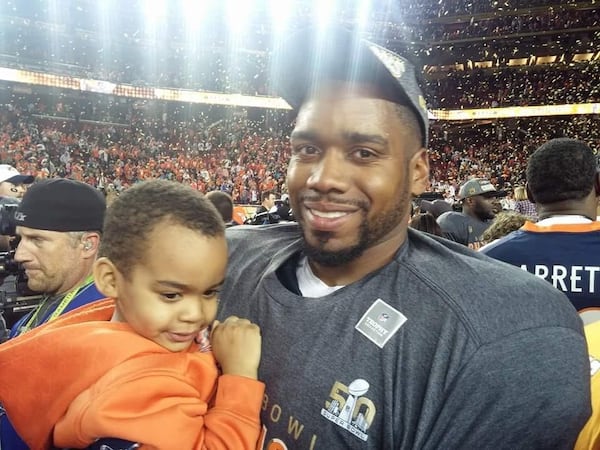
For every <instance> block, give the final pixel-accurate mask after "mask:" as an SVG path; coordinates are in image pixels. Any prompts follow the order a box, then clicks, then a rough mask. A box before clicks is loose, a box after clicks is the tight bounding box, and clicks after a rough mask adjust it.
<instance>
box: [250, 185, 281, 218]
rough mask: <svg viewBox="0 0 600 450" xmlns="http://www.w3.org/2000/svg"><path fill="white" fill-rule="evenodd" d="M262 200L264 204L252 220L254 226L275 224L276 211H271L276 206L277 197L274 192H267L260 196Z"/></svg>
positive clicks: (257, 209)
mask: <svg viewBox="0 0 600 450" xmlns="http://www.w3.org/2000/svg"><path fill="white" fill-rule="evenodd" d="M260 198H261V199H262V203H261V204H260V206H259V207H258V208H256V213H255V214H254V217H253V218H252V224H253V225H265V224H268V223H273V221H274V215H275V214H274V213H275V211H274V210H273V211H271V209H272V208H273V207H274V206H275V200H276V199H277V196H276V195H275V193H274V192H272V191H265V192H263V193H262V194H261V195H260ZM272 213H273V215H272ZM275 222H276V221H275Z"/></svg>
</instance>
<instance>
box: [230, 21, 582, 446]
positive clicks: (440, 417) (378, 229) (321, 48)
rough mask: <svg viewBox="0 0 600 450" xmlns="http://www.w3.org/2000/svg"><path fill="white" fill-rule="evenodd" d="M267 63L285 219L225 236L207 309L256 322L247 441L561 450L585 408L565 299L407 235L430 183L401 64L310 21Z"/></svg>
mask: <svg viewBox="0 0 600 450" xmlns="http://www.w3.org/2000/svg"><path fill="white" fill-rule="evenodd" d="M274 61H276V62H278V64H277V65H276V66H275V67H276V68H277V67H279V68H280V70H279V71H278V70H274V71H273V73H274V75H273V77H274V79H275V80H279V81H280V83H281V85H280V86H279V88H278V93H279V94H281V95H283V97H284V98H285V99H286V100H287V101H288V103H290V104H291V105H292V106H293V107H294V108H296V109H298V114H297V118H296V121H295V128H294V130H293V132H292V134H291V159H290V162H289V167H288V172H287V185H288V189H289V195H290V204H291V206H292V209H293V210H294V217H295V218H296V220H297V221H298V223H297V224H296V223H286V224H277V225H271V226H260V227H234V228H230V229H229V230H227V233H228V238H229V252H230V263H229V274H228V277H226V281H225V284H224V287H223V291H222V294H221V304H220V312H219V315H220V317H221V318H222V317H226V316H228V315H231V314H234V315H237V316H239V317H246V318H248V319H250V320H252V321H254V322H256V323H258V324H259V326H260V327H261V334H262V337H263V353H262V354H263V360H262V362H261V365H260V369H259V378H260V379H261V380H263V381H265V383H266V386H267V387H266V393H265V398H264V404H263V412H262V420H263V425H264V431H265V436H264V439H263V448H288V449H291V448H302V449H309V448H310V449H330V448H336V449H338V448H360V449H380V448H407V449H408V448H422V449H442V448H443V449H451V448H465V449H466V448H497V449H514V448H554V449H556V448H569V447H572V446H573V444H574V442H575V439H576V437H577V432H578V430H579V429H580V428H581V427H582V426H583V424H584V423H585V421H586V419H587V417H588V416H589V414H590V399H589V372H588V368H589V364H588V359H587V353H586V348H585V340H584V337H583V330H582V326H581V321H580V320H579V318H578V316H577V314H576V312H575V310H574V309H573V307H572V305H571V304H570V303H569V301H568V299H567V298H566V297H565V296H564V295H563V294H562V293H560V292H558V291H556V290H555V289H552V287H551V286H548V284H547V283H544V282H542V280H538V279H536V278H535V277H533V276H531V275H530V274H527V273H525V272H523V271H521V270H518V269H516V268H512V267H510V266H508V265H503V264H495V263H494V262H493V261H491V260H490V259H489V258H486V257H483V256H482V255H479V254H477V253H475V252H472V251H471V250H469V249H467V248H465V247H464V246H461V245H457V244H455V243H452V242H449V241H447V240H444V239H441V238H434V237H431V236H427V235H426V234H425V233H421V232H418V231H415V230H410V229H407V228H408V214H409V209H410V203H411V198H412V197H413V196H417V195H419V194H421V193H422V192H423V191H424V190H425V187H426V185H427V182H428V177H429V164H428V158H427V150H426V149H425V147H426V145H427V130H428V119H427V111H426V109H425V102H424V100H423V97H422V95H421V93H420V90H419V88H418V85H417V82H416V79H415V76H414V72H413V70H412V67H411V66H410V65H409V63H408V62H407V61H406V60H404V59H402V58H400V57H399V56H397V55H396V54H394V53H391V52H390V51H388V50H386V49H384V48H381V47H379V46H376V45H374V44H371V43H369V42H366V41H363V40H360V39H359V38H356V37H354V36H352V35H350V34H349V33H347V32H343V31H341V30H340V31H337V32H335V33H329V34H326V33H325V32H323V31H322V30H321V31H319V30H313V29H311V30H307V31H306V32H302V33H299V34H298V35H296V36H295V37H294V38H292V39H291V40H290V41H289V42H288V43H287V45H284V46H283V48H282V49H281V51H280V52H277V54H276V55H275V57H274ZM282 72H283V73H282Z"/></svg>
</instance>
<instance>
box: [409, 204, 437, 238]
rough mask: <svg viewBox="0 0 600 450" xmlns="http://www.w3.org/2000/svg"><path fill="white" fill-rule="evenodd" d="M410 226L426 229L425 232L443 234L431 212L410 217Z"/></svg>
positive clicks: (421, 229) (416, 228)
mask: <svg viewBox="0 0 600 450" xmlns="http://www.w3.org/2000/svg"><path fill="white" fill-rule="evenodd" d="M442 201H443V200H442ZM409 226H410V227H411V228H414V229H415V230H420V231H424V232H425V233H429V234H434V235H436V236H443V233H442V229H441V228H440V226H439V224H438V223H437V222H436V220H435V217H434V216H433V214H431V213H429V212H422V213H418V214H415V215H413V217H412V219H410V222H409Z"/></svg>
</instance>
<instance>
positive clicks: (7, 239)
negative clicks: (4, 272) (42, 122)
mask: <svg viewBox="0 0 600 450" xmlns="http://www.w3.org/2000/svg"><path fill="white" fill-rule="evenodd" d="M33 180H34V178H33V176H31V175H21V174H20V173H19V171H18V170H17V169H15V168H14V167H13V166H9V165H8V164H0V218H1V219H2V220H1V222H2V228H4V227H5V226H8V224H9V223H10V219H9V218H10V217H11V216H12V215H13V214H14V213H13V212H12V209H13V208H16V207H17V205H18V204H19V201H20V199H21V198H22V197H23V194H24V193H25V191H26V187H25V186H27V185H29V184H31V183H33ZM3 232H4V231H3ZM12 239H13V236H11V235H10V234H0V252H10V251H11V250H12V246H11V240H12ZM14 279H15V278H14V276H13V275H8V276H2V277H0V283H2V284H3V283H4V282H5V281H6V282H8V281H14ZM7 338H8V330H7V328H6V320H5V319H4V315H3V313H2V312H0V342H4V341H5V340H6V339H7Z"/></svg>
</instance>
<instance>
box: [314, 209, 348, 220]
mask: <svg viewBox="0 0 600 450" xmlns="http://www.w3.org/2000/svg"><path fill="white" fill-rule="evenodd" d="M310 212H311V213H313V215H315V216H317V217H323V218H325V219H337V218H338V217H342V216H345V215H346V214H348V213H346V212H343V211H316V210H314V209H311V210H310Z"/></svg>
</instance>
